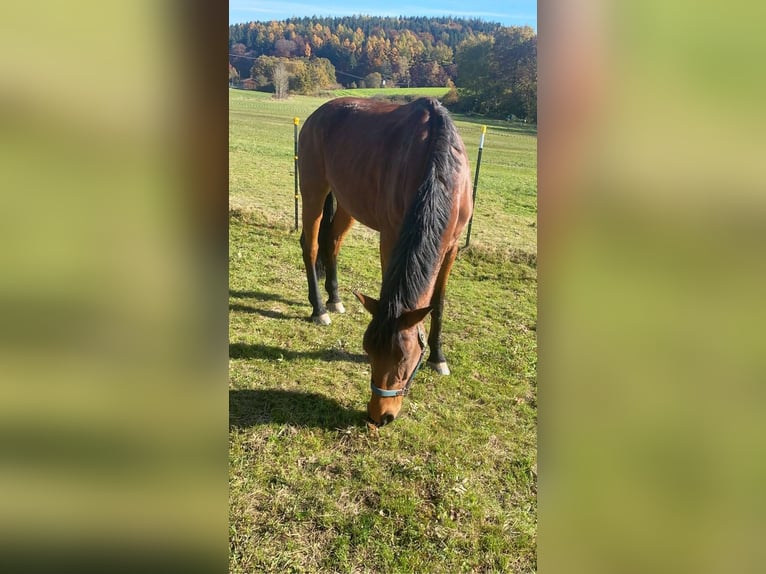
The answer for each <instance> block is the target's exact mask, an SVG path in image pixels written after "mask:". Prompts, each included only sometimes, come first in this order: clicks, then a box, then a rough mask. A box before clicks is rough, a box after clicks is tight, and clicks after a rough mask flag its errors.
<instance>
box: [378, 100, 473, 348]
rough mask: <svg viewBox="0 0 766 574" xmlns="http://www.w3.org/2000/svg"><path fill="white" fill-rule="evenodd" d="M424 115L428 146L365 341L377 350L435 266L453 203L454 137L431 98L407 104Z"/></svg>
mask: <svg viewBox="0 0 766 574" xmlns="http://www.w3.org/2000/svg"><path fill="white" fill-rule="evenodd" d="M413 105H415V106H418V107H421V106H422V107H426V108H427V109H428V111H429V120H428V121H429V137H428V139H429V144H430V149H429V151H428V154H427V157H428V162H427V164H426V167H425V171H424V175H423V180H422V183H421V184H420V187H419V188H418V191H417V194H416V196H415V199H414V200H413V202H412V204H411V205H410V207H409V209H408V210H407V214H406V215H405V217H404V220H403V221H402V225H401V230H400V233H399V238H398V240H397V242H396V244H395V246H394V248H393V250H392V253H391V256H390V259H389V262H388V268H387V269H386V274H385V276H384V277H383V282H382V285H381V289H380V302H379V306H378V313H377V314H376V315H375V317H373V320H372V322H371V323H370V325H369V327H368V329H367V334H366V336H367V337H368V342H369V343H370V344H371V345H372V346H374V347H377V348H385V347H388V346H389V345H391V344H392V343H393V338H394V335H395V333H396V331H397V329H396V319H397V318H398V317H399V316H401V314H402V313H403V312H404V311H411V310H414V309H415V308H416V305H417V303H418V299H420V297H421V296H422V294H423V292H424V291H425V290H426V289H427V288H428V286H429V284H430V282H431V280H432V278H433V276H434V273H435V272H436V270H437V267H438V265H439V264H440V263H441V261H440V260H439V255H440V252H441V244H442V237H443V236H444V233H445V231H446V228H447V224H448V223H449V219H450V214H451V212H452V203H453V179H454V174H455V173H456V171H457V169H458V165H457V161H456V159H455V156H454V155H453V148H459V147H460V146H459V141H460V139H459V135H458V133H457V129H456V127H455V124H454V123H453V122H452V119H451V118H450V117H449V115H448V113H447V111H446V110H445V109H444V108H443V107H442V106H441V104H439V102H438V101H436V100H435V99H433V98H421V99H419V100H417V101H416V102H414V103H413Z"/></svg>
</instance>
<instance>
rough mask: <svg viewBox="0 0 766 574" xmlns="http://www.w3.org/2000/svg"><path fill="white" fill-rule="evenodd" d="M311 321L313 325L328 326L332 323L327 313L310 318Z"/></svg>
mask: <svg viewBox="0 0 766 574" xmlns="http://www.w3.org/2000/svg"><path fill="white" fill-rule="evenodd" d="M311 320H312V321H313V322H314V324H315V325H329V324H330V323H331V322H332V321H330V315H328V314H327V313H322V314H321V315H317V316H316V317H312V318H311Z"/></svg>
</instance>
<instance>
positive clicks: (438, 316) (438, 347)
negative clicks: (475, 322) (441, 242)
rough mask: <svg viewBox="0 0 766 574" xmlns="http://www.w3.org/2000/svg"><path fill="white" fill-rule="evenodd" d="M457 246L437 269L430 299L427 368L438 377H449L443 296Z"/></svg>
mask: <svg viewBox="0 0 766 574" xmlns="http://www.w3.org/2000/svg"><path fill="white" fill-rule="evenodd" d="M457 249H458V248H457V245H455V246H454V247H452V248H451V249H450V250H449V251H447V253H446V254H445V256H444V260H443V261H442V266H441V268H440V269H439V275H438V276H437V278H436V284H435V285H434V294H433V296H432V297H431V307H433V311H431V331H430V332H429V334H428V347H429V348H430V349H431V353H430V355H429V357H428V366H430V367H431V368H432V369H433V370H434V371H436V372H437V373H439V374H440V375H449V374H450V370H449V367H448V366H447V359H446V357H445V356H444V352H443V351H442V342H441V335H442V315H443V313H444V294H445V292H446V290H447V279H448V278H449V274H450V271H451V270H452V264H453V263H455V257H457Z"/></svg>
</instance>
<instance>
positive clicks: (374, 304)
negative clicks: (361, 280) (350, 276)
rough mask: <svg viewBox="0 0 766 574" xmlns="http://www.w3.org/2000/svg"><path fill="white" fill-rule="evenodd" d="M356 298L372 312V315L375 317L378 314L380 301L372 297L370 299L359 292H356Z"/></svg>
mask: <svg viewBox="0 0 766 574" xmlns="http://www.w3.org/2000/svg"><path fill="white" fill-rule="evenodd" d="M354 296H355V297H356V298H357V299H359V302H360V303H361V304H362V305H364V308H365V309H367V310H368V311H369V312H370V315H372V316H373V317H374V316H375V314H376V313H377V312H378V300H377V299H373V298H372V297H368V296H367V295H363V294H362V293H359V292H358V291H354Z"/></svg>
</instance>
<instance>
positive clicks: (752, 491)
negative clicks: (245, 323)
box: [0, 0, 766, 573]
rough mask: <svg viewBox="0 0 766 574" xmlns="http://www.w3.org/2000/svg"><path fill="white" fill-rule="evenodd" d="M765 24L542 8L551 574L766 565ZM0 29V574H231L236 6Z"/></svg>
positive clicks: (546, 510) (132, 9)
mask: <svg viewBox="0 0 766 574" xmlns="http://www.w3.org/2000/svg"><path fill="white" fill-rule="evenodd" d="M764 12H766V8H764V7H763V6H762V5H760V4H756V3H753V2H735V3H726V4H723V3H719V4H716V5H701V4H699V3H692V2H673V3H670V2H660V1H658V0H647V1H644V2H640V3H638V2H629V3H626V2H622V3H607V2H605V1H603V0H600V1H586V0H560V1H558V2H541V3H540V4H539V27H538V33H539V58H540V60H539V70H540V72H539V88H540V89H539V94H540V96H539V116H538V117H539V142H540V143H539V166H540V174H539V209H540V212H539V230H540V237H539V251H540V252H539V256H538V262H539V263H538V264H539V270H540V275H539V277H540V309H539V317H540V325H539V327H538V336H539V352H540V361H539V373H540V380H539V384H538V387H539V392H540V397H539V402H538V404H539V409H540V411H539V412H540V417H539V421H540V429H539V437H540V438H539V449H540V455H539V460H540V463H539V476H540V479H539V482H540V484H539V493H540V495H539V496H540V500H539V518H540V526H539V542H538V548H539V555H538V559H539V564H538V567H539V569H540V570H541V571H543V572H591V573H592V572H647V571H651V572H663V571H668V572H669V571H673V572H679V571H691V572H730V571H740V572H751V571H753V572H754V571H759V570H760V569H761V565H762V564H763V563H764V562H765V561H766V560H764V559H766V556H765V554H766V550H764V546H763V544H762V543H761V540H762V539H763V538H764V534H766V532H764V530H765V529H764V516H766V512H765V511H766V508H765V507H766V500H765V499H766V497H765V496H764V494H763V485H764V484H766V468H765V467H766V457H764V454H766V453H765V452H764V441H766V422H764V421H765V420H766V418H764V416H763V412H764V410H763V402H762V400H761V399H762V398H763V395H764V393H765V392H766V391H765V390H764V380H765V377H764V375H766V369H765V368H764V367H765V366H766V365H764V363H765V362H766V359H765V357H766V353H764V343H763V340H764V339H763V337H762V336H761V332H760V331H761V328H762V325H763V324H764V320H766V306H765V305H764V303H763V300H764V296H763V293H764V289H763V283H764V281H763V280H764V278H766V262H765V260H764V257H763V253H764V251H763V247H764V229H766V226H764V223H766V221H764V216H765V215H766V213H765V209H764V208H765V207H766V205H765V204H766V194H764V190H765V189H766V185H765V184H766V173H764V161H763V158H764V157H766V154H765V153H764V152H766V149H765V148H766V146H765V145H764V136H763V134H764V133H766V131H765V130H764V127H766V126H765V125H764V123H766V122H765V121H764V114H763V110H762V102H764V101H766V98H764V96H766V93H764V92H766V90H765V89H764V88H765V87H766V86H764V83H765V81H764V75H763V72H762V70H763V64H762V62H764V61H765V60H766V59H765V58H764V56H766V53H765V52H766V45H765V44H764V42H763V41H762V40H761V38H762V33H761V30H760V27H761V23H762V22H763V21H764V16H765V15H766V14H764ZM0 15H1V16H2V17H0V32H1V33H0V48H1V49H0V180H1V181H2V194H1V195H0V246H2V247H1V248H0V269H2V273H0V545H2V548H0V557H1V558H0V570H2V571H4V572H7V571H12V569H11V567H13V569H15V570H22V571H26V572H29V571H35V570H41V571H42V570H46V571H50V570H51V565H54V564H55V565H56V571H78V572H82V571H86V570H97V571H104V570H114V569H115V565H120V566H121V568H122V569H123V570H128V569H133V570H136V571H143V572H147V571H164V572H168V571H173V570H183V571H194V570H218V569H221V570H222V569H225V568H226V566H225V565H226V564H227V561H228V560H227V552H228V545H227V526H226V520H227V504H228V502H227V458H226V441H227V421H228V415H227V390H226V389H227V364H228V345H227V329H226V321H227V285H226V282H227V263H226V259H227V246H226V217H227V215H226V214H227V211H226V205H227V203H226V183H227V182H226V178H227V175H226V154H227V143H226V141H227V140H226V138H227V116H226V114H227V109H226V105H227V104H226V99H225V98H226V93H227V92H226V81H227V80H226V78H225V77H224V61H225V60H224V51H225V49H226V31H227V21H226V17H227V16H226V6H225V5H221V6H219V7H217V8H215V9H214V10H211V9H204V8H203V5H202V3H188V2H187V3H180V2H170V1H167V0H165V1H163V2H147V1H145V0H136V1H131V2H126V1H118V2H111V3H106V4H105V3H100V2H92V1H85V2H77V3H74V4H72V3H69V4H66V5H65V4H62V3H58V2H51V1H47V0H43V1H42V2H37V3H34V4H30V5H28V6H25V7H19V6H18V5H9V6H5V7H3V8H2V9H1V11H0ZM219 56H220V57H219ZM219 74H220V77H219ZM131 567H132V568H131Z"/></svg>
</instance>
